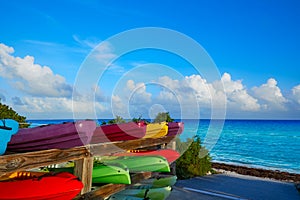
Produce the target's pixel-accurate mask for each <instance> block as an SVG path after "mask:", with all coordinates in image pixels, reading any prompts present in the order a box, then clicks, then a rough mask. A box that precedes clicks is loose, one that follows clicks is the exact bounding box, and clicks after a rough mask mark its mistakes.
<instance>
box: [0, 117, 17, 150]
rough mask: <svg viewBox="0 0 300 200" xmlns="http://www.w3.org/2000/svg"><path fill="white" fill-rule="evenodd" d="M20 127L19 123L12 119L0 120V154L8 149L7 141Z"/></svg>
mask: <svg viewBox="0 0 300 200" xmlns="http://www.w3.org/2000/svg"><path fill="white" fill-rule="evenodd" d="M18 129H19V123H18V122H16V121H15V120H12V119H1V120H0V155H2V154H4V153H5V151H6V147H7V143H8V142H9V141H10V140H11V137H12V135H14V134H16V133H17V132H18Z"/></svg>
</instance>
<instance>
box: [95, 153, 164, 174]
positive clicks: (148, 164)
mask: <svg viewBox="0 0 300 200" xmlns="http://www.w3.org/2000/svg"><path fill="white" fill-rule="evenodd" d="M100 159H101V162H103V163H104V164H108V165H109V164H112V163H119V164H123V165H126V166H127V168H128V170H129V172H170V167H169V163H168V161H167V160H166V158H164V157H162V156H159V155H153V156H148V155H147V156H120V157H118V156H104V157H100Z"/></svg>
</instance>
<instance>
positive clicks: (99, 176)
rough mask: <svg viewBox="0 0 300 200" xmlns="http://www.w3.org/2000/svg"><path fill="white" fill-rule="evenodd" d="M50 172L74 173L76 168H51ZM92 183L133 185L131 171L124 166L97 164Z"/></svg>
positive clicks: (94, 168)
mask: <svg viewBox="0 0 300 200" xmlns="http://www.w3.org/2000/svg"><path fill="white" fill-rule="evenodd" d="M49 171H54V172H70V173H74V167H62V168H49ZM92 183H94V184H97V183H98V184H99V183H114V184H131V179H130V174H129V171H128V170H127V169H126V168H125V167H124V166H122V165H103V164H95V165H94V167H93V172H92Z"/></svg>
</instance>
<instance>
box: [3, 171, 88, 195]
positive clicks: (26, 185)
mask: <svg viewBox="0 0 300 200" xmlns="http://www.w3.org/2000/svg"><path fill="white" fill-rule="evenodd" d="M82 188H83V184H82V183H81V182H80V181H79V180H78V178H77V177H76V176H74V175H72V174H70V173H67V172H63V173H58V174H54V175H53V174H49V175H48V174H47V175H43V176H40V177H38V178H31V177H29V178H25V179H21V180H18V179H11V180H7V181H1V182H0V199H5V200H9V199H14V200H31V199H35V200H39V199H40V200H41V199H43V200H48V199H49V200H50V199H51V200H65V199H73V198H74V197H75V196H76V195H77V194H79V193H80V191H81V189H82Z"/></svg>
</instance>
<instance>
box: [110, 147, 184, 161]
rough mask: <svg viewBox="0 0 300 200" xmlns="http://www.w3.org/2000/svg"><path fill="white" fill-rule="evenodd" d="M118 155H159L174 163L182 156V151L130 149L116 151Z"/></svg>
mask: <svg viewBox="0 0 300 200" xmlns="http://www.w3.org/2000/svg"><path fill="white" fill-rule="evenodd" d="M114 155H116V156H144V155H148V156H150V155H159V156H163V157H165V158H166V159H167V161H168V163H172V162H174V161H175V160H177V159H178V158H179V157H180V153H179V152H177V151H175V150H172V149H158V150H130V151H129V152H125V153H116V154H114Z"/></svg>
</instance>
